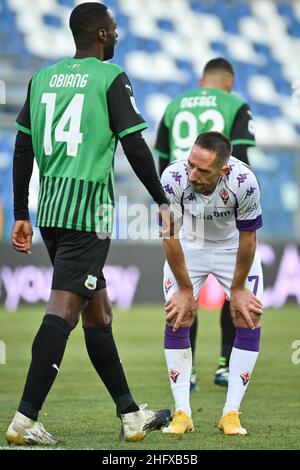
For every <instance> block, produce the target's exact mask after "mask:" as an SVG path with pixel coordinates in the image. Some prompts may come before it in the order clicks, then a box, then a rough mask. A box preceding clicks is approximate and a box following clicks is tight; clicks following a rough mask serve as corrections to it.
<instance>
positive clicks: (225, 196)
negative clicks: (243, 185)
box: [219, 189, 229, 206]
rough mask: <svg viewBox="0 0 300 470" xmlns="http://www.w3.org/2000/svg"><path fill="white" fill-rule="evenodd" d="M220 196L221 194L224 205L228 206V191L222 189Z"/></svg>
mask: <svg viewBox="0 0 300 470" xmlns="http://www.w3.org/2000/svg"><path fill="white" fill-rule="evenodd" d="M219 194H220V196H221V198H222V200H223V202H224V204H225V206H226V204H227V202H228V199H229V194H228V192H227V191H226V189H222V191H220V192H219Z"/></svg>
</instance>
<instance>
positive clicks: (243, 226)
mask: <svg viewBox="0 0 300 470" xmlns="http://www.w3.org/2000/svg"><path fill="white" fill-rule="evenodd" d="M262 226H263V221H262V216H261V215H259V216H257V217H256V219H251V220H238V219H237V220H236V228H237V229H238V230H240V231H243V230H245V231H246V230H258V229H259V228H260V227H262Z"/></svg>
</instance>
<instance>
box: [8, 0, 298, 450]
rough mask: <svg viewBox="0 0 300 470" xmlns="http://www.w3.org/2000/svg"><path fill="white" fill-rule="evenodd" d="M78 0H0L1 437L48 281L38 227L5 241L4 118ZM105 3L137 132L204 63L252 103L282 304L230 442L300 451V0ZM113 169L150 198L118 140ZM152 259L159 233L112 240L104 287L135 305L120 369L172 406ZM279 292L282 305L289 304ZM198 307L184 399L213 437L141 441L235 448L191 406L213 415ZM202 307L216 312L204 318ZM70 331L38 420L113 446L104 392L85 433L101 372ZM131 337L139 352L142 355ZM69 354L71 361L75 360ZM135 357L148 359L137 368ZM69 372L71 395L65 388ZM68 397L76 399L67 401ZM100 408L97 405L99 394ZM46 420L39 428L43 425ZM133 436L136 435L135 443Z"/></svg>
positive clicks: (57, 52) (121, 320)
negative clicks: (232, 79) (244, 423)
mask: <svg viewBox="0 0 300 470" xmlns="http://www.w3.org/2000/svg"><path fill="white" fill-rule="evenodd" d="M76 3H81V2H76V1H74V0H0V56H1V60H0V80H1V81H0V239H1V241H0V364H1V358H2V363H4V362H5V360H4V359H5V357H4V352H5V344H4V342H5V343H6V344H7V363H8V364H10V365H11V367H2V366H1V365H0V372H1V377H2V382H1V381H0V385H1V384H2V387H0V395H1V400H0V404H1V403H2V405H1V406H0V417H1V418H2V417H3V421H2V419H0V432H1V433H4V430H5V426H6V424H7V422H8V421H9V419H10V418H11V414H12V412H13V409H14V407H15V405H16V403H17V399H18V397H19V395H20V392H21V387H22V384H23V381H24V374H25V371H26V365H27V363H28V360H29V354H30V350H29V349H30V348H29V345H30V343H31V340H32V337H33V335H34V333H35V331H36V329H37V327H38V324H39V321H40V317H41V315H42V314H43V310H44V307H43V306H42V305H37V307H36V308H32V304H38V303H39V302H41V301H42V302H46V301H47V298H48V295H49V285H50V279H51V268H50V266H49V261H48V258H47V255H46V253H45V250H44V248H43V246H42V245H41V244H40V243H39V236H38V232H36V233H35V237H34V243H35V245H34V247H33V250H32V255H31V257H30V258H29V257H25V256H23V255H19V254H17V253H15V252H14V251H13V250H12V249H11V247H10V246H9V239H10V231H11V227H12V223H13V216H12V184H11V169H12V155H13V145H14V138H15V129H14V121H15V118H16V115H17V113H18V111H19V109H20V107H21V106H22V104H23V102H24V100H25V96H26V89H27V84H28V81H29V79H30V77H31V76H32V74H33V73H34V72H35V71H36V70H37V69H39V68H41V67H43V66H47V65H50V64H52V63H53V62H55V61H57V60H59V59H60V58H62V57H64V56H72V55H73V53H74V50H73V41H72V37H71V33H70V32H69V28H68V18H69V14H70V10H71V9H72V8H73V7H74V5H75V4H76ZM104 3H106V4H107V5H108V6H109V7H110V9H111V10H112V11H113V13H114V14H115V16H116V20H117V24H118V33H119V40H118V44H117V47H116V54H115V58H114V62H116V63H118V64H120V65H121V66H123V67H124V68H125V70H126V72H127V74H128V75H129V77H130V79H131V81H132V84H133V88H134V92H135V98H136V102H137V105H138V107H139V109H140V111H141V113H142V114H143V116H144V118H145V119H146V120H147V122H148V124H149V129H148V130H147V132H146V133H145V137H146V140H147V141H148V143H149V144H150V146H151V147H152V146H153V143H154V138H155V132H156V129H157V126H158V122H159V120H160V118H161V116H162V114H163V111H164V108H165V105H166V104H167V103H168V102H169V100H171V99H172V98H173V97H175V96H176V95H177V94H179V93H181V92H184V91H186V90H188V89H191V88H195V87H196V86H197V83H198V79H199V77H200V75H201V72H202V68H203V66H204V65H205V63H206V62H207V61H208V60H210V59H211V58H213V57H217V56H223V57H225V58H227V59H228V60H230V61H231V62H232V63H233V65H234V68H235V71H236V83H235V91H236V92H237V93H238V94H240V95H241V96H242V97H243V98H244V99H245V100H247V101H248V103H249V104H250V106H251V109H252V112H253V116H254V120H255V125H256V139H257V147H256V148H255V149H252V150H251V154H250V158H251V163H252V165H253V167H254V169H255V171H256V173H257V175H258V177H259V179H260V182H261V190H262V204H263V211H264V227H263V229H262V230H260V233H259V238H260V250H261V255H262V261H263V267H264V272H265V281H266V282H265V284H266V289H265V294H264V305H265V307H275V308H277V309H278V310H277V311H274V310H273V309H270V310H267V312H266V315H265V325H266V334H265V336H264V340H263V345H262V347H263V354H262V355H261V362H259V364H258V368H257V372H256V374H257V375H256V382H254V383H253V388H252V389H251V390H252V392H251V394H250V395H249V399H248V398H247V400H245V402H246V405H245V407H246V410H248V411H251V413H248V415H247V418H248V423H249V419H250V425H251V428H252V431H253V433H254V435H253V436H252V437H250V438H249V440H248V441H244V442H243V443H241V442H239V444H238V446H239V448H299V426H300V422H299V419H300V416H299V370H300V369H299V368H300V366H299V365H298V367H295V365H293V364H298V362H300V361H299V354H298V355H297V351H295V362H294V363H293V364H292V362H291V355H292V352H293V349H292V348H293V347H294V346H292V345H293V344H296V343H295V340H297V339H300V338H299V336H300V335H299V330H300V328H299V309H298V308H297V305H299V304H300V288H299V287H300V251H299V250H300V209H299V202H300V201H299V199H300V197H299V181H300V2H299V0H295V1H284V0H279V1H275V0H248V1H246V0H242V1H235V0H227V1H226V0H106V2H104ZM115 175H116V193H117V194H119V195H127V196H128V204H130V203H137V202H145V203H147V204H150V202H151V201H150V199H149V198H148V197H147V195H146V193H145V190H144V188H143V187H142V186H141V184H139V183H138V182H137V180H136V177H135V176H134V175H133V173H132V171H131V169H130V167H129V165H128V162H127V160H126V158H125V157H124V156H123V155H122V154H121V152H120V151H119V150H118V154H117V158H116V165H115ZM37 191H38V180H37V173H36V172H35V173H34V177H33V181H32V185H31V198H30V206H31V214H32V219H33V222H34V220H35V206H36V199H37ZM125 217H126V214H125V212H124V211H123V212H118V219H117V221H116V224H117V226H118V225H119V224H122V223H125V222H126V221H125ZM143 229H144V230H147V227H142V228H141V231H142V232H143ZM142 235H143V233H142ZM162 264H163V257H162V252H161V248H160V243H159V242H158V241H147V242H142V241H139V240H135V241H134V240H131V241H126V240H114V241H113V245H112V248H111V252H110V257H109V261H108V264H107V266H106V268H105V269H106V277H107V279H108V289H109V294H110V297H111V299H112V301H113V302H114V303H115V305H116V307H117V308H118V309H119V310H118V311H117V312H118V313H119V312H120V309H123V310H128V309H130V307H131V306H132V304H133V303H138V304H140V306H138V307H134V308H133V309H132V310H130V315H131V322H128V321H127V319H126V315H118V314H117V315H116V333H117V340H118V342H119V343H120V350H121V353H122V355H123V359H124V360H125V362H126V364H127V360H128V364H127V365H126V369H127V371H129V380H130V383H131V384H133V387H134V390H135V393H136V394H137V396H138V399H140V398H141V399H144V398H143V397H145V396H147V397H148V398H147V399H149V396H150V398H151V405H152V406H162V405H163V406H164V405H168V406H172V405H171V399H170V391H169V386H168V383H167V377H166V374H165V371H164V369H163V367H162V364H163V361H164V359H163V350H162V348H161V342H162V331H163V319H162V315H161V311H160V307H158V306H156V307H153V311H152V310H151V307H147V308H146V307H144V305H145V303H150V302H151V303H156V304H160V305H161V302H162V289H161V276H162V274H161V268H162ZM223 295H224V294H223V292H222V290H221V289H220V288H219V287H218V285H217V284H216V281H214V279H213V278H211V280H210V282H208V283H207V285H206V287H205V288H204V290H203V292H202V293H201V294H200V299H199V303H200V305H201V306H202V307H205V308H206V309H216V308H217V307H218V306H219V305H220V304H221V303H222V300H223ZM288 302H289V303H290V304H291V306H287V305H286V304H287V303H288ZM26 304H28V305H27V306H26ZM19 306H22V307H21V308H20V309H19V310H18V315H17V317H18V326H20V328H19V329H17V331H16V317H14V316H12V315H7V312H13V311H16V310H17V309H18V307H19ZM201 315H203V309H202V311H201ZM203 317H204V318H202V323H201V326H202V327H201V329H200V337H201V339H199V343H200V345H199V353H198V354H199V357H200V358H201V360H200V361H199V362H200V368H201V367H202V369H201V373H200V376H201V382H200V388H201V391H202V392H203V393H201V394H200V398H197V399H196V397H195V398H193V400H195V401H194V402H193V407H194V409H195V413H196V418H195V421H196V422H197V420H198V417H199V416H200V418H201V423H202V426H204V429H205V432H206V433H208V434H207V436H208V435H209V439H206V440H205V442H204V441H203V440H200V441H199V442H200V443H199V442H198V434H197V433H195V437H194V438H193V440H192V441H191V440H190V439H191V438H189V440H183V441H182V440H181V441H177V442H176V444H174V441H173V443H171V441H168V442H166V440H165V438H163V439H162V438H161V437H160V438H158V437H156V438H154V437H153V439H152V437H151V440H149V444H148V443H147V444H146V446H148V447H146V448H152V449H154V448H161V449H166V448H173V449H177V448H178V449H185V448H195V449H198V448H202V447H201V446H204V448H215V446H216V445H217V446H219V448H237V445H236V441H232V442H230V443H229V441H228V440H227V441H226V440H222V441H220V440H219V438H218V437H217V434H216V430H215V429H213V428H211V424H212V421H211V420H212V417H211V416H210V415H209V416H208V417H206V416H203V414H202V415H198V413H200V411H201V409H205V410H208V411H209V412H211V415H212V416H213V417H214V419H215V420H217V419H218V417H219V411H220V409H221V405H222V402H223V399H224V391H223V390H222V391H221V390H215V389H216V387H215V386H213V385H212V380H211V374H212V372H213V369H214V366H215V365H216V360H217V355H218V347H219V345H218V344H219V343H218V337H219V329H218V315H207V316H206V315H203ZM208 317H213V319H212V318H209V320H208ZM13 318H15V321H13ZM135 319H136V320H137V322H136V323H134V320H135ZM139 319H140V322H139ZM210 320H211V321H210ZM133 324H135V327H134V328H133V327H132V325H133ZM130 325H131V326H130ZM203 325H204V328H203ZM79 335H81V332H80V329H79V331H78V330H76V333H74V335H73V336H72V339H71V345H70V350H69V352H68V353H67V358H66V365H65V366H64V367H65V375H64V374H63V375H62V376H61V377H59V380H58V384H57V385H56V387H55V388H54V391H53V394H52V398H51V400H50V401H49V402H47V403H48V404H47V408H46V411H47V413H49V417H48V418H45V416H44V417H43V419H46V420H47V419H48V423H51V426H52V428H53V427H54V429H53V431H56V429H55V426H57V427H58V429H57V431H58V435H60V436H61V437H63V438H65V435H64V433H65V432H66V433H67V435H68V439H69V446H70V447H73V448H76V447H77V448H78V447H80V446H84V447H91V446H92V447H93V445H94V446H95V445H98V446H99V445H101V446H103V447H102V448H104V449H108V448H112V447H109V446H112V445H113V446H116V445H117V444H115V435H116V432H117V431H116V429H115V427H116V426H117V425H115V423H112V422H111V416H112V413H113V406H112V404H109V405H108V406H107V401H108V400H107V397H106V395H105V396H104V398H101V400H104V403H103V407H102V411H101V417H102V418H103V420H104V421H103V422H104V425H103V429H102V431H101V433H100V436H103V437H101V439H103V441H99V433H98V430H97V429H96V428H95V429H94V428H93V433H92V437H91V439H90V436H91V434H90V433H91V429H90V422H91V420H93V418H94V404H95V401H96V400H98V399H99V395H98V388H96V387H98V379H97V377H96V376H95V374H94V372H93V371H92V369H91V368H90V366H88V365H87V360H86V357H85V351H84V348H83V347H82V346H83V345H82V337H81V336H80V338H79ZM128 338H129V341H128ZM79 342H80V343H81V344H80V345H79ZM133 344H134V345H135V347H134V348H133V347H132V345H133ZM297 345H298V346H299V343H297V344H296V346H297ZM296 346H295V348H296ZM80 347H81V349H80ZM136 347H139V348H140V351H141V352H142V354H141V355H140V354H139V355H138V357H137V355H136ZM1 353H2V355H1ZM74 356H75V358H76V365H75V364H74V362H73V360H72V358H74ZM150 357H151V361H149V358H150ZM20 361H21V362H20ZM297 361H298V362H297ZM145 363H147V367H144V364H145ZM87 367H89V369H88V370H87ZM79 369H80V371H81V376H80V377H82V378H83V380H81V379H80V381H78V377H77V372H78V370H79ZM297 374H298V375H297ZM149 377H150V382H151V387H149V385H148V383H149ZM75 382H76V386H75V388H74V389H75V390H76V397H75V396H73V395H72V392H73V385H72V384H75ZM79 382H80V383H82V384H84V385H85V384H86V383H89V384H90V387H89V390H86V388H84V389H82V391H81V388H80V387H81V385H80V383H79ZM93 384H94V386H95V390H94V388H93V386H92V385H93ZM282 387H283V388H282ZM1 389H2V390H1ZM283 389H284V390H285V391H284V397H283V396H282V394H281V392H282V390H283ZM7 390H9V393H8V392H7ZM1 392H2V393H1ZM77 392H78V396H77ZM69 395H70V396H72V400H71V401H68V403H67V401H66V400H65V401H64V400H62V399H61V397H62V396H69ZM251 397H252V398H251ZM262 397H263V398H262ZM74 400H75V403H76V400H78V404H79V403H80V406H79V405H78V407H77V408H76V410H75V411H74V407H73V404H72V403H74ZM258 402H259V403H260V404H259V406H258ZM272 403H273V404H274V405H275V404H276V410H274V409H273V410H271V413H270V416H269V415H268V410H269V409H271V404H272ZM99 404H100V406H101V401H100V403H99ZM199 404H200V406H201V407H199ZM92 405H93V406H92ZM49 410H50V412H49ZM57 410H58V413H59V415H60V416H62V417H64V416H65V415H66V416H68V420H64V419H63V420H62V422H58V421H57ZM44 411H45V410H44ZM52 412H53V413H52ZM45 415H46V414H45ZM249 415H250V416H251V418H250V417H249ZM105 423H106V424H105ZM297 423H298V425H297ZM45 425H46V427H47V421H46V422H45ZM297 426H298V428H297ZM71 427H72V430H71V429H70V428H71ZM291 429H293V431H291ZM297 429H298V431H297ZM87 436H88V437H89V438H88V439H87ZM157 436H158V435H157ZM149 439H150V438H149ZM156 439H158V440H156ZM210 439H211V440H210ZM112 442H114V444H112ZM147 442H148V441H147ZM1 444H2V441H1V439H0V445H1ZM143 446H144V444H141V447H140V448H144V447H143ZM151 446H152V447H151ZM155 446H156V447H155ZM199 446H200V447H199ZM113 448H115V447H113Z"/></svg>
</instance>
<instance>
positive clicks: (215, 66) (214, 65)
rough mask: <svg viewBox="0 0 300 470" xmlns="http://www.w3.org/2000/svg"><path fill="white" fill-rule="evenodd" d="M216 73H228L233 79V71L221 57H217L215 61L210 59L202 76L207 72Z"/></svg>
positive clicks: (228, 63)
mask: <svg viewBox="0 0 300 470" xmlns="http://www.w3.org/2000/svg"><path fill="white" fill-rule="evenodd" d="M216 71H223V72H227V73H230V75H232V76H233V77H234V69H233V67H232V65H231V63H230V62H228V60H226V59H223V57H217V58H216V59H212V60H210V61H209V62H207V64H206V65H205V67H204V70H203V75H205V74H206V73H208V72H216Z"/></svg>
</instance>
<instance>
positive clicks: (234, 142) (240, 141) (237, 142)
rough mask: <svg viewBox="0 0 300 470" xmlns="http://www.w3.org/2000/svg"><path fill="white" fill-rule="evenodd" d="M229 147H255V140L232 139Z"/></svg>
mask: <svg viewBox="0 0 300 470" xmlns="http://www.w3.org/2000/svg"><path fill="white" fill-rule="evenodd" d="M231 145H247V147H250V146H255V145H256V142H255V140H251V139H234V140H232V141H231Z"/></svg>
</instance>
